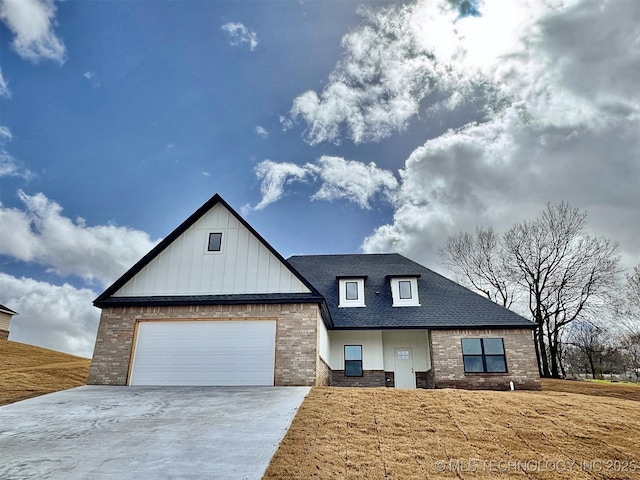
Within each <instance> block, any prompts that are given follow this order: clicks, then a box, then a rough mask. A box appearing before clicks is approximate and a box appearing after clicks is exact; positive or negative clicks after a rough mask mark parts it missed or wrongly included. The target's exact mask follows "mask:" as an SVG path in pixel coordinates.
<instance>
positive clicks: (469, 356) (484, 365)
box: [460, 337, 509, 374]
mask: <svg viewBox="0 0 640 480" xmlns="http://www.w3.org/2000/svg"><path fill="white" fill-rule="evenodd" d="M465 340H479V341H480V353H479V354H478V353H466V354H465V353H464V350H465V349H464V343H465V342H464V341H465ZM485 340H500V342H501V345H502V353H501V354H496V353H487V352H486V349H485ZM460 346H461V349H462V365H463V367H464V373H465V374H466V373H471V374H474V373H480V374H484V373H488V374H494V373H496V374H501V373H509V368H508V366H507V355H506V352H505V350H504V338H502V337H488V338H463V339H461V340H460ZM472 358H475V359H481V360H482V371H478V370H467V362H466V361H465V360H466V359H472ZM487 358H491V359H492V358H502V362H503V364H504V370H499V371H497V370H492V371H489V370H488V369H487Z"/></svg>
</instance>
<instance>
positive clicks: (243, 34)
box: [220, 22, 258, 51]
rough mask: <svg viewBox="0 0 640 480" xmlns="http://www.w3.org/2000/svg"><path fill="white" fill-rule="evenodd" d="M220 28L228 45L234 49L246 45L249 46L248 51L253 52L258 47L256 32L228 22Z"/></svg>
mask: <svg viewBox="0 0 640 480" xmlns="http://www.w3.org/2000/svg"><path fill="white" fill-rule="evenodd" d="M220 28H221V30H222V31H223V32H224V33H225V34H226V35H227V37H228V38H229V43H230V44H231V45H232V46H234V47H238V46H241V45H243V44H247V45H249V49H250V50H251V51H254V50H255V49H256V47H257V46H258V36H257V35H256V32H254V31H253V30H250V29H249V28H247V27H245V26H244V25H243V24H242V23H236V22H229V23H225V24H224V25H222V27H220Z"/></svg>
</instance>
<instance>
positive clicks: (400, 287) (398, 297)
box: [387, 275, 420, 307]
mask: <svg viewBox="0 0 640 480" xmlns="http://www.w3.org/2000/svg"><path fill="white" fill-rule="evenodd" d="M387 278H389V283H390V285H391V297H392V298H393V306H394V307H419V306H420V296H419V295H418V278H420V275H388V276H387Z"/></svg>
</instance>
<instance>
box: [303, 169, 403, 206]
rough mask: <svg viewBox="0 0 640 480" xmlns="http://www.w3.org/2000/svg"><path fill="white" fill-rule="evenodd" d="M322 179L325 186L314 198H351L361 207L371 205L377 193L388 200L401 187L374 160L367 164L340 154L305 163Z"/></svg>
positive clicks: (391, 175)
mask: <svg viewBox="0 0 640 480" xmlns="http://www.w3.org/2000/svg"><path fill="white" fill-rule="evenodd" d="M305 168H307V169H308V170H309V171H310V172H313V173H315V174H316V175H317V176H318V177H319V178H320V179H321V180H322V186H321V187H320V190H318V191H317V192H316V193H315V194H314V195H313V196H312V197H311V198H312V199H313V200H330V201H331V200H336V199H345V200H349V201H351V202H353V203H355V204H357V205H358V206H360V207H361V208H367V209H369V208H371V205H370V202H371V199H372V198H373V197H374V196H375V195H377V194H378V193H380V194H382V195H383V196H384V197H386V198H387V199H389V198H391V195H392V194H393V192H394V191H395V190H396V189H397V187H398V181H397V180H396V178H395V177H394V176H393V173H391V172H390V171H388V170H382V169H380V168H378V167H377V166H376V164H375V163H373V162H371V163H369V164H368V165H367V164H364V163H362V162H356V161H353V160H345V159H343V158H340V157H329V156H323V157H320V159H319V160H318V162H317V164H310V163H307V164H306V165H305Z"/></svg>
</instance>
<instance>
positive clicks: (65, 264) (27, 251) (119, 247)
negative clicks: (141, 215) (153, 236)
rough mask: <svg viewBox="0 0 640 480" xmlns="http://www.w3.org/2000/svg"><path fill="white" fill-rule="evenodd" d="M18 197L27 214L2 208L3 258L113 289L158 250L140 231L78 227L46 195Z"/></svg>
mask: <svg viewBox="0 0 640 480" xmlns="http://www.w3.org/2000/svg"><path fill="white" fill-rule="evenodd" d="M18 196H19V197H20V200H21V201H22V202H23V204H24V206H25V208H24V209H23V210H20V209H15V208H5V207H3V206H2V205H0V224H1V225H2V229H0V254H3V255H9V256H11V257H13V258H15V259H18V260H22V261H26V262H34V263H38V264H40V265H44V266H47V267H49V268H50V269H51V270H52V271H53V272H55V273H56V274H58V275H61V276H66V275H77V276H79V277H81V278H83V279H85V280H87V281H90V282H93V281H98V282H100V284H101V285H103V286H107V285H109V284H110V283H111V282H113V281H114V280H115V279H116V278H118V277H119V276H120V275H122V274H123V273H124V272H125V271H126V270H127V269H128V268H130V267H131V266H132V265H133V264H134V263H135V262H137V261H138V260H139V259H140V258H141V257H142V256H143V255H144V254H146V253H147V252H148V251H149V250H150V249H151V248H152V247H153V246H154V242H152V241H151V240H150V239H149V235H148V234H147V233H145V232H142V231H140V230H133V229H130V228H125V227H116V226H114V225H98V226H87V225H86V224H85V222H84V220H83V219H77V220H76V221H75V222H74V221H72V220H71V219H69V218H67V217H64V216H63V215H62V207H61V206H60V205H58V204H57V203H55V202H53V201H51V200H49V199H48V198H47V197H45V196H44V195H43V194H42V193H38V194H36V195H32V196H30V195H27V194H26V193H24V192H22V191H19V192H18Z"/></svg>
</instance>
